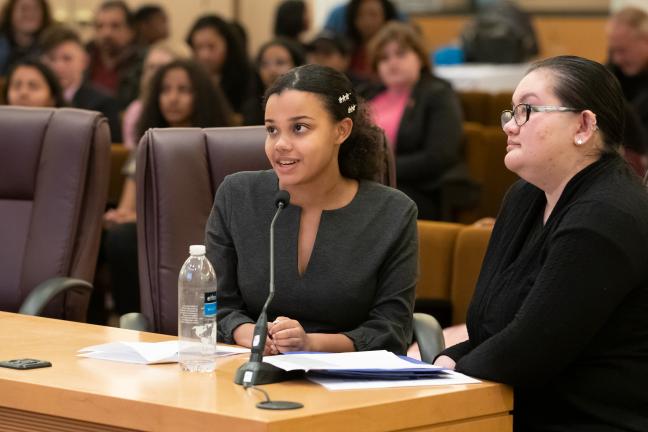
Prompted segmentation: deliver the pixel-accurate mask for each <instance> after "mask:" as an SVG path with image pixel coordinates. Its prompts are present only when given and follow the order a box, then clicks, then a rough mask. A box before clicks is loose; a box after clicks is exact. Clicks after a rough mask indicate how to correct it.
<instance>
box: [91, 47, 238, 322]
mask: <svg viewBox="0 0 648 432" xmlns="http://www.w3.org/2000/svg"><path fill="white" fill-rule="evenodd" d="M230 118H231V115H230V112H229V106H228V104H227V101H226V100H225V97H224V96H223V95H222V93H221V91H220V89H219V88H218V87H216V86H215V85H214V84H213V82H212V80H211V78H210V77H209V74H208V73H207V71H205V70H204V68H203V67H202V66H201V65H199V64H197V63H195V62H194V61H191V60H175V61H173V62H171V63H168V64H166V65H164V66H162V67H161V68H160V69H159V70H158V71H157V72H156V73H155V74H154V75H153V77H152V79H151V82H150V87H149V89H148V90H147V92H146V98H145V100H144V106H143V109H142V115H141V117H140V121H139V127H138V131H139V134H138V135H140V136H141V135H144V133H145V132H146V131H147V130H148V129H150V128H166V127H202V128H206V127H218V126H230V123H229V121H230ZM124 173H125V174H126V175H127V176H128V178H127V179H126V181H125V182H124V189H123V191H122V196H121V199H120V202H119V205H118V207H117V208H116V209H112V210H109V211H108V212H106V214H105V215H104V225H105V227H106V232H105V237H104V247H105V249H104V251H105V257H106V260H107V261H108V264H109V267H110V270H111V276H112V292H113V297H114V300H115V309H116V311H117V313H118V314H119V315H123V314H125V313H128V312H137V311H139V283H138V272H137V231H136V226H135V221H136V218H137V215H136V211H135V178H134V176H135V159H134V156H131V159H130V160H129V163H127V165H126V167H125V169H124Z"/></svg>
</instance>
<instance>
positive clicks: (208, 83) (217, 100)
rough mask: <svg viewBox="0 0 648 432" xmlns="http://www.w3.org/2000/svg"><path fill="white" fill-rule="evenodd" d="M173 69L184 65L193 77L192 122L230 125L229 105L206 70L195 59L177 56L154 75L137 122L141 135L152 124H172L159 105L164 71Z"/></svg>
mask: <svg viewBox="0 0 648 432" xmlns="http://www.w3.org/2000/svg"><path fill="white" fill-rule="evenodd" d="M173 69H183V70H184V71H186V72H187V75H189V81H191V86H192V90H193V114H192V115H191V126H192V127H201V128H205V127H217V126H230V122H231V120H230V119H231V113H230V111H229V105H228V104H227V101H226V100H225V97H224V96H223V94H222V92H221V91H220V89H219V88H218V87H217V86H216V85H214V82H213V81H212V79H211V77H210V76H209V74H208V73H207V71H206V70H205V69H204V68H203V67H202V66H201V65H199V64H198V63H196V62H195V61H193V60H175V61H172V62H171V63H168V64H166V65H164V66H162V67H161V68H160V69H159V70H158V71H157V72H155V75H153V77H152V78H151V82H150V83H149V88H148V92H147V96H146V98H145V99H144V104H143V108H142V115H141V116H140V120H139V123H138V126H137V132H138V136H140V137H141V136H142V135H144V132H146V131H147V130H148V129H150V128H162V127H169V123H168V122H167V121H166V119H165V118H164V116H163V115H162V110H161V109H160V94H161V93H162V83H163V81H164V77H165V75H166V74H167V72H169V71H171V70H173Z"/></svg>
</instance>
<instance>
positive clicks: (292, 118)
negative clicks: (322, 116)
mask: <svg viewBox="0 0 648 432" xmlns="http://www.w3.org/2000/svg"><path fill="white" fill-rule="evenodd" d="M304 119H307V120H315V119H314V118H313V117H309V116H306V115H301V116H295V117H290V118H289V119H288V120H290V121H297V120H304ZM265 122H266V123H274V120H273V119H269V118H267V119H265Z"/></svg>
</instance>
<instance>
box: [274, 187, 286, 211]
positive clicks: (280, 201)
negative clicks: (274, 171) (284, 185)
mask: <svg viewBox="0 0 648 432" xmlns="http://www.w3.org/2000/svg"><path fill="white" fill-rule="evenodd" d="M288 204H290V194H289V193H288V191H285V190H280V191H279V192H277V194H276V195H275V206H276V207H280V206H281V208H286V207H288Z"/></svg>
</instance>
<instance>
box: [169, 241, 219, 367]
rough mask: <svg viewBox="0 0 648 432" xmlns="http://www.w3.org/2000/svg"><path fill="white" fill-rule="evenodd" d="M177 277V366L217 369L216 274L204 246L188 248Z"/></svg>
mask: <svg viewBox="0 0 648 432" xmlns="http://www.w3.org/2000/svg"><path fill="white" fill-rule="evenodd" d="M189 254H190V256H189V258H187V261H185V263H184V265H183V266H182V269H181V270H180V276H179V277H178V362H179V363H180V366H181V367H182V369H183V370H186V371H190V372H212V371H213V370H214V369H216V273H215V272H214V268H213V267H212V265H211V263H210V262H209V260H208V259H207V257H206V256H205V246H203V245H192V246H190V247H189Z"/></svg>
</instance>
